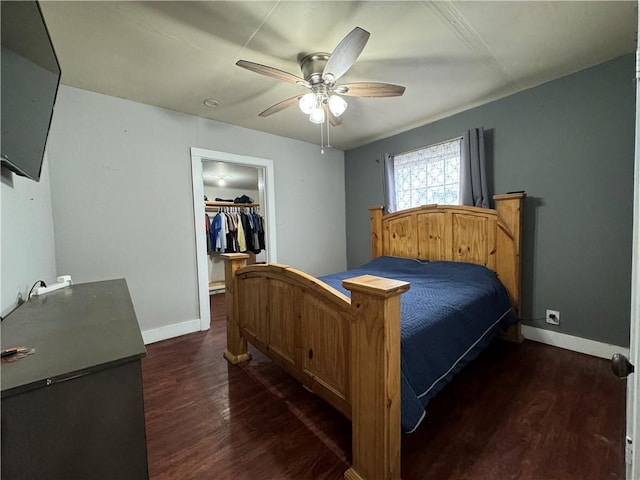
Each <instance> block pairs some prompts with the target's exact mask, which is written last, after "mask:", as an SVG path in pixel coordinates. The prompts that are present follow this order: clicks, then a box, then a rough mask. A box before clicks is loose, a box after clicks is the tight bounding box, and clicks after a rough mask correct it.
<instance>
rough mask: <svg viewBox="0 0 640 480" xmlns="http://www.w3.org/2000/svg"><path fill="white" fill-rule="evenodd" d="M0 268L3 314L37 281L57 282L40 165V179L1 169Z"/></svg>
mask: <svg viewBox="0 0 640 480" xmlns="http://www.w3.org/2000/svg"><path fill="white" fill-rule="evenodd" d="M0 192H1V193H0V196H1V200H2V201H1V202H0V203H1V204H2V209H1V212H2V221H1V222H0V225H1V226H2V227H1V235H0V236H1V241H0V245H1V252H0V255H1V256H0V259H1V260H0V270H1V271H2V275H1V277H2V280H1V282H0V285H1V288H0V290H1V291H2V315H3V316H4V315H7V314H8V313H9V312H10V311H11V310H13V309H14V308H15V307H16V304H17V302H16V301H17V299H18V297H19V296H20V297H22V298H23V299H25V300H26V298H27V295H28V293H29V290H30V289H31V286H32V285H33V284H34V283H35V282H37V281H38V280H44V281H45V282H46V283H47V285H49V284H51V283H55V281H56V277H57V274H56V259H55V244H54V239H53V217H52V213H51V191H50V189H49V168H48V161H47V160H46V157H45V161H44V163H43V165H42V175H41V176H40V182H37V183H36V182H34V181H33V180H29V179H27V178H24V177H19V176H17V175H14V174H13V173H11V172H10V171H8V170H5V169H4V168H3V169H2V185H1V187H0Z"/></svg>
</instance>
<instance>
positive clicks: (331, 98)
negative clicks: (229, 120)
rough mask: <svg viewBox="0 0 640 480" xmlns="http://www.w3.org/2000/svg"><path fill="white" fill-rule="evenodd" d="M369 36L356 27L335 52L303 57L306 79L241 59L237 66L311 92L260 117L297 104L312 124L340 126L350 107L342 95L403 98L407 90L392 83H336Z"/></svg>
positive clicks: (301, 64)
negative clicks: (346, 110) (328, 123)
mask: <svg viewBox="0 0 640 480" xmlns="http://www.w3.org/2000/svg"><path fill="white" fill-rule="evenodd" d="M369 35H370V34H369V32H367V31H366V30H363V29H362V28H360V27H356V28H354V29H353V30H352V31H351V32H349V34H348V35H347V36H346V37H344V38H343V39H342V40H341V41H340V43H339V44H338V46H337V47H336V48H335V49H334V51H333V53H330V54H329V53H324V52H319V53H312V54H311V55H306V56H304V57H303V58H301V59H300V69H301V70H302V75H303V77H298V76H296V75H293V74H291V73H288V72H284V71H282V70H278V69H277V68H273V67H269V66H267V65H261V64H259V63H254V62H249V61H246V60H238V61H237V62H236V65H238V66H239V67H242V68H246V69H247V70H250V71H252V72H255V73H259V74H261V75H266V76H267V77H273V78H276V79H278V80H282V81H284V82H288V83H295V84H297V85H301V86H303V87H305V88H307V89H309V90H310V91H309V92H308V93H306V94H301V95H296V96H295V97H291V98H288V99H286V100H283V101H281V102H279V103H276V104H275V105H272V106H271V107H269V108H267V109H266V110H264V111H263V112H260V113H259V114H258V116H260V117H268V116H269V115H273V114H274V113H277V112H280V111H282V110H284V109H285V108H288V107H290V106H292V105H294V104H296V103H297V104H298V105H299V106H300V109H301V110H302V111H303V112H304V113H306V114H309V120H310V121H311V122H313V123H319V124H322V123H324V121H325V119H326V120H327V122H330V123H331V124H332V125H334V126H337V125H340V124H341V123H342V120H341V119H340V115H342V113H343V112H344V111H345V109H346V108H347V102H346V101H345V100H344V99H343V98H342V97H341V95H346V96H352V97H397V96H400V95H402V94H403V93H404V90H405V87H402V86H400V85H392V84H390V83H376V82H359V83H346V84H343V85H338V84H336V82H337V80H338V79H339V78H340V77H342V76H343V75H344V74H345V73H346V72H347V71H348V70H349V69H350V68H351V67H352V66H353V64H354V63H355V62H356V60H357V59H358V56H359V55H360V53H362V50H363V49H364V47H365V45H366V44H367V41H368V40H369Z"/></svg>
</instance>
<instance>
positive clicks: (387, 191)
mask: <svg viewBox="0 0 640 480" xmlns="http://www.w3.org/2000/svg"><path fill="white" fill-rule="evenodd" d="M382 177H383V185H382V187H383V192H384V208H385V212H386V213H391V212H395V211H396V184H395V175H394V173H393V155H389V154H388V153H385V154H384V161H383V171H382Z"/></svg>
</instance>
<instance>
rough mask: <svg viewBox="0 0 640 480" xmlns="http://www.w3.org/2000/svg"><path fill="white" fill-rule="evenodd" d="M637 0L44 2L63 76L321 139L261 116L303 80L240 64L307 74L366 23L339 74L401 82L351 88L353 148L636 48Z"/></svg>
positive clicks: (344, 132) (347, 126)
mask: <svg viewBox="0 0 640 480" xmlns="http://www.w3.org/2000/svg"><path fill="white" fill-rule="evenodd" d="M636 5H637V4H636V2H633V1H629V2H618V1H603V2H597V1H590V2H558V1H545V2H543V1H539V2H525V1H517V2H516V1H510V2H484V1H475V2H451V1H444V2H426V1H412V2H401V1H386V2H383V1H366V2H351V1H340V2H325V1H313V2H307V1H220V2H218V1H210V2H188V1H181V2H164V1H163V2H111V1H108V2H97V1H85V2H47V1H43V2H41V7H42V10H43V13H44V15H45V18H46V21H47V24H48V26H49V30H50V34H51V37H52V40H53V43H54V45H55V48H56V51H57V54H58V57H59V60H60V64H61V67H62V72H63V76H62V81H63V83H64V84H66V85H71V86H75V87H79V88H83V89H86V90H91V91H95V92H100V93H104V94H107V95H112V96H116V97H122V98H126V99H130V100H134V101H138V102H142V103H146V104H150V105H157V106H159V107H164V108H168V109H171V110H176V111H181V112H186V113H190V114H193V115H197V116H200V117H205V118H211V119H214V120H219V121H222V122H226V123H229V124H233V125H239V126H243V127H247V128H251V129H255V130H261V131H264V132H268V133H272V134H276V135H281V136H285V137H291V138H297V139H300V140H303V141H307V142H313V143H319V142H320V131H319V130H320V129H319V127H318V126H317V125H313V124H311V123H309V122H308V121H307V119H306V117H305V116H304V115H303V114H302V112H300V111H299V109H298V108H297V107H295V106H294V107H292V108H289V109H287V110H284V111H282V112H280V113H277V114H274V115H272V116H270V117H267V118H260V117H258V116H257V114H258V113H259V112H261V111H263V110H265V109H266V108H267V107H270V106H271V105H273V104H275V103H278V102H280V101H282V100H284V99H286V98H289V97H292V96H295V95H298V94H300V93H304V92H305V91H306V90H305V89H304V88H303V87H301V86H298V85H295V84H289V83H284V82H282V81H279V80H276V79H273V78H268V77H264V76H261V75H258V74H256V73H253V72H250V71H247V70H244V69H241V68H239V67H237V66H235V62H236V61H237V60H239V59H243V60H249V61H252V62H257V63H262V64H265V65H269V66H273V67H275V68H278V69H280V70H284V71H287V72H290V73H293V74H294V75H297V76H301V72H300V70H299V66H298V62H297V59H298V57H299V55H300V54H301V53H313V52H319V51H326V52H331V51H333V49H334V48H335V46H336V45H337V44H338V42H339V41H340V40H341V39H342V38H343V37H344V36H345V35H346V34H347V33H349V32H350V31H351V30H352V29H353V28H354V27H355V26H359V27H362V28H364V29H365V30H367V31H369V32H370V33H371V37H370V39H369V42H368V44H367V45H366V47H365V49H364V51H363V52H362V54H361V55H360V57H359V59H358V61H357V62H356V64H355V65H354V66H353V67H352V68H351V69H350V70H349V71H348V72H347V73H346V74H345V75H344V76H343V77H342V78H341V80H340V82H339V83H350V82H361V81H373V82H388V83H394V84H398V85H403V86H405V87H406V92H405V94H404V96H402V97H395V98H354V97H346V100H347V101H348V103H349V107H348V109H347V111H346V112H345V113H344V115H343V124H342V125H341V126H339V127H336V128H332V129H331V143H332V144H333V145H334V146H336V147H338V148H341V149H345V150H346V149H350V148H354V147H357V146H360V145H363V144H366V143H369V142H371V141H373V140H376V139H380V138H384V137H387V136H390V135H393V134H396V133H399V132H402V131H405V130H408V129H410V128H413V127H416V126H419V125H423V124H425V123H428V122H431V121H434V120H436V119H439V118H443V117H446V116H449V115H451V114H454V113H457V112H460V111H463V110H466V109H468V108H471V107H473V106H477V105H481V104H483V103H486V102H489V101H491V100H495V99H497V98H501V97H504V96H507V95H511V94H513V93H515V92H518V91H521V90H524V89H526V88H530V87H532V86H535V85H539V84H541V83H544V82H546V81H549V80H552V79H554V78H558V77H560V76H564V75H567V74H570V73H573V72H576V71H578V70H581V69H584V68H587V67H590V66H593V65H597V64H599V63H602V62H603V61H606V60H609V59H611V58H615V57H617V56H620V55H622V54H625V53H629V52H633V51H634V50H635V38H636V25H637V23H636V18H637V7H636ZM630 81H631V80H630ZM205 99H214V100H216V101H217V102H218V103H219V104H220V106H219V107H217V108H210V107H207V106H205V105H204V104H203V101H204V100H205Z"/></svg>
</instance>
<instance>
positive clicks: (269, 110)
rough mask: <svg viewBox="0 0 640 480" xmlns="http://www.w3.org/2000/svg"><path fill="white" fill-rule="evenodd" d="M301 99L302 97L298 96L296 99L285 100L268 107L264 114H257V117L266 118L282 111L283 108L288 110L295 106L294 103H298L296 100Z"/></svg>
mask: <svg viewBox="0 0 640 480" xmlns="http://www.w3.org/2000/svg"><path fill="white" fill-rule="evenodd" d="M301 97H302V95H298V96H296V97H291V98H287V99H286V100H283V101H281V102H280V103H276V104H275V105H272V106H270V107H269V108H267V109H266V110H265V111H264V112H260V113H259V114H258V116H259V117H268V116H269V115H273V114H274V113H278V112H280V111H282V110H284V109H285V108H289V107H291V106H292V105H295V104H296V103H298V100H300V98H301Z"/></svg>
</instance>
